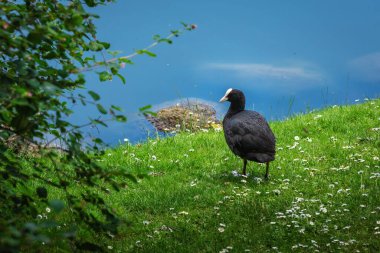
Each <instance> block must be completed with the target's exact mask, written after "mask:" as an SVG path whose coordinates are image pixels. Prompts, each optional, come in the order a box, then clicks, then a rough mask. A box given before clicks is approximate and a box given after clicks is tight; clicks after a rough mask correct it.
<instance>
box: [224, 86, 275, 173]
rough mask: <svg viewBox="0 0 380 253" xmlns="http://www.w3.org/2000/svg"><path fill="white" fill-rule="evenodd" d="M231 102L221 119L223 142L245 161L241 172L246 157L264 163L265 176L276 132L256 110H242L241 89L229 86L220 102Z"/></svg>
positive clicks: (243, 99) (272, 154)
mask: <svg viewBox="0 0 380 253" xmlns="http://www.w3.org/2000/svg"><path fill="white" fill-rule="evenodd" d="M224 101H229V102H231V105H230V108H229V109H228V112H227V114H226V116H225V117H224V119H223V130H224V137H225V138H226V142H227V144H228V146H229V147H230V149H231V150H232V152H233V153H234V154H235V155H237V156H239V157H241V158H242V159H243V161H244V165H243V175H245V174H246V166H247V160H248V161H255V162H258V163H266V173H265V178H268V176H269V162H271V161H273V160H274V158H275V153H276V151H275V144H276V139H275V136H274V134H273V132H272V130H271V129H270V127H269V125H268V123H267V121H266V120H265V118H264V117H263V116H261V115H260V114H259V113H258V112H255V111H249V110H245V96H244V94H243V92H242V91H240V90H236V89H228V90H227V92H226V94H225V95H224V97H222V98H221V99H220V102H224Z"/></svg>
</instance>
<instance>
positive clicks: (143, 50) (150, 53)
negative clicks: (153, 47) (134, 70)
mask: <svg viewBox="0 0 380 253" xmlns="http://www.w3.org/2000/svg"><path fill="white" fill-rule="evenodd" d="M136 53H138V54H146V55H148V56H151V57H156V56H157V55H156V54H154V53H152V52H150V51H148V50H146V49H140V50H137V51H136Z"/></svg>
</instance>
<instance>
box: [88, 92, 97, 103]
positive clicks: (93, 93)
mask: <svg viewBox="0 0 380 253" xmlns="http://www.w3.org/2000/svg"><path fill="white" fill-rule="evenodd" d="M88 94H90V96H91V97H92V99H94V100H95V101H98V100H99V99H100V96H99V95H98V93H95V92H94V91H92V90H90V91H88Z"/></svg>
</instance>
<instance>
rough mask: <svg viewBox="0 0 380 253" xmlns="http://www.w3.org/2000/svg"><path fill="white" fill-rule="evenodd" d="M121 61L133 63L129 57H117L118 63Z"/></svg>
mask: <svg viewBox="0 0 380 253" xmlns="http://www.w3.org/2000/svg"><path fill="white" fill-rule="evenodd" d="M122 62H125V63H128V64H133V61H131V60H130V59H127V58H119V63H122Z"/></svg>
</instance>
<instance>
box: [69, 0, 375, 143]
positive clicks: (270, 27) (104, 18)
mask: <svg viewBox="0 0 380 253" xmlns="http://www.w3.org/2000/svg"><path fill="white" fill-rule="evenodd" d="M93 12H96V13H97V14H99V15H100V17H101V19H100V20H98V21H97V22H96V25H97V27H98V38H99V39H101V40H104V41H108V42H110V43H111V45H112V50H121V51H123V52H122V53H121V56H123V55H128V54H130V53H132V52H133V51H134V50H136V49H141V48H144V47H145V46H147V45H149V44H150V43H151V42H152V36H153V35H155V34H161V35H162V36H163V37H164V36H165V35H167V34H168V33H169V32H170V30H173V29H178V28H180V27H181V24H180V21H186V22H189V23H195V24H197V26H198V28H197V29H196V30H194V31H191V32H185V33H184V34H182V35H181V36H180V37H178V38H175V39H174V41H173V42H174V43H173V44H172V45H168V44H160V45H159V46H157V47H155V48H153V49H152V51H153V52H154V53H155V54H157V57H155V58H152V57H148V56H138V57H136V58H134V59H133V61H134V64H133V65H130V66H129V65H128V66H126V67H125V69H123V70H122V74H123V76H125V78H126V84H125V85H123V84H122V83H121V81H119V80H116V79H115V80H113V81H110V82H105V83H101V82H99V81H98V78H97V75H96V74H94V73H91V72H88V73H86V77H87V87H86V88H88V89H92V90H94V91H96V92H98V93H99V94H100V95H101V96H102V103H103V104H105V105H110V104H115V105H118V106H121V107H122V108H123V110H124V112H125V113H126V115H127V116H128V122H127V123H126V124H121V123H110V124H109V127H108V128H99V129H85V131H86V132H87V133H88V134H91V135H97V136H100V137H102V138H103V139H104V140H105V141H106V142H107V143H109V144H110V145H117V144H118V143H123V140H124V139H125V138H128V139H129V140H130V141H131V142H133V143H135V142H139V141H144V140H146V138H147V136H148V134H150V135H151V136H155V134H156V133H155V130H154V128H153V127H152V126H151V125H150V123H148V122H147V121H145V120H144V119H143V117H142V116H141V115H138V112H139V108H141V107H143V106H145V105H149V104H150V105H152V106H153V108H154V109H158V108H162V107H165V106H166V105H171V104H175V103H177V102H178V101H179V100H181V99H187V98H193V99H196V100H200V101H203V102H205V103H207V104H210V105H212V106H214V108H215V109H216V111H217V115H218V117H219V118H220V119H221V118H222V117H223V115H224V113H225V112H226V111H227V109H228V106H229V104H228V103H224V104H219V103H218V101H219V99H220V98H221V97H222V96H223V95H224V93H225V91H226V90H227V89H228V88H237V89H240V90H242V91H244V93H245V95H246V102H247V105H246V108H247V109H254V110H256V111H258V112H260V113H262V114H263V115H264V116H265V117H266V118H267V119H268V120H282V119H285V118H287V117H289V116H291V115H293V114H295V113H301V112H307V111H310V110H314V109H318V108H323V107H326V106H329V105H335V104H337V105H341V104H354V103H360V102H363V101H364V99H365V98H377V97H379V96H380V33H379V27H380V15H379V13H380V1H371V0H363V1H354V0H347V1H344V4H343V1H339V2H338V1H336V2H331V1H320V0H318V1H301V0H298V1H292V3H291V4H290V3H289V2H288V3H285V1H282V2H279V1H247V0H241V1H227V0H221V1H200V0H195V1H186V2H185V1H174V0H172V1H169V0H163V1H134V2H132V1H119V2H117V3H116V4H111V5H108V6H104V7H101V8H100V9H94V10H93ZM110 58H111V57H110ZM83 92H86V91H83ZM73 109H74V110H75V114H74V115H73V117H72V118H71V120H72V121H73V122H75V123H77V124H80V123H84V122H87V119H88V117H96V116H97V115H98V113H97V110H96V108H92V107H91V106H88V107H85V108H83V107H80V106H75V107H73Z"/></svg>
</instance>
